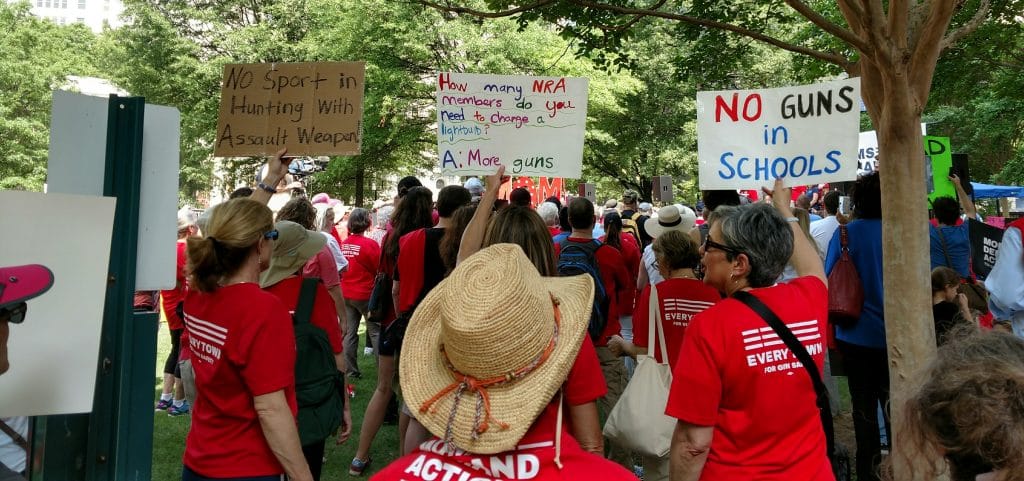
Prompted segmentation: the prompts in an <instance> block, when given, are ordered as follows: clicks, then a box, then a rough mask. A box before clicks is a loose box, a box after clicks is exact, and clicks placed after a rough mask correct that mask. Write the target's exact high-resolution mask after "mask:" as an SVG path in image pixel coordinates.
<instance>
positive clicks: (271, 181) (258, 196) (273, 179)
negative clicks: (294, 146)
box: [249, 149, 291, 204]
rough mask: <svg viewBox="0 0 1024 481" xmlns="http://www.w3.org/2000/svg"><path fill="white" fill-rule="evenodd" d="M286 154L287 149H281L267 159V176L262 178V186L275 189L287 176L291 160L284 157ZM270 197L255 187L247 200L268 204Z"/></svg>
mask: <svg viewBox="0 0 1024 481" xmlns="http://www.w3.org/2000/svg"><path fill="white" fill-rule="evenodd" d="M286 153H288V149H281V150H278V151H277V153H276V154H274V155H273V156H272V157H267V175H264V176H263V180H262V183H263V185H266V186H270V187H273V188H276V187H277V184H278V183H280V182H281V179H283V178H284V176H286V175H288V163H289V162H290V161H291V159H289V158H286V157H285V156H284V154H286ZM272 195H274V194H271V193H270V192H267V191H266V190H263V189H261V188H259V187H256V188H255V189H253V190H252V195H250V196H249V198H250V199H252V200H255V201H257V202H260V203H263V204H266V203H267V202H270V197H271V196H272Z"/></svg>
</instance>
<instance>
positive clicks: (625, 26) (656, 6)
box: [602, 0, 668, 32]
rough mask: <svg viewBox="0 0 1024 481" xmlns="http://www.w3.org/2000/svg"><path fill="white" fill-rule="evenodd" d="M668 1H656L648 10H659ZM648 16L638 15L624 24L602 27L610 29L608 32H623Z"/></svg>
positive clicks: (606, 29)
mask: <svg viewBox="0 0 1024 481" xmlns="http://www.w3.org/2000/svg"><path fill="white" fill-rule="evenodd" d="M667 1H668V0H658V3H655V4H654V5H651V6H650V7H647V8H646V10H657V9H659V8H661V7H662V5H665V2H667ZM646 16H647V15H637V16H635V17H633V19H632V20H630V21H628V22H626V23H624V24H622V25H619V26H615V27H611V26H609V27H607V28H602V30H605V31H608V32H621V31H623V30H627V29H629V28H630V27H632V26H633V25H636V23H637V22H639V21H640V20H642V19H643V18H644V17H646Z"/></svg>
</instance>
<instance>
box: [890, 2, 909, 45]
mask: <svg viewBox="0 0 1024 481" xmlns="http://www.w3.org/2000/svg"><path fill="white" fill-rule="evenodd" d="M909 14H910V5H909V4H908V3H907V0H889V36H890V37H892V39H893V41H894V42H895V43H896V48H899V49H901V50H904V49H906V48H907V16H908V15H909Z"/></svg>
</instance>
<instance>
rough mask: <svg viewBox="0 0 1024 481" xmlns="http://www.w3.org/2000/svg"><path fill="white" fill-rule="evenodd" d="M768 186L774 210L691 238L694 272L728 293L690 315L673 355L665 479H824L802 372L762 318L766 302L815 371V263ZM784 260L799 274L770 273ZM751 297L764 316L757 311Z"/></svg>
mask: <svg viewBox="0 0 1024 481" xmlns="http://www.w3.org/2000/svg"><path fill="white" fill-rule="evenodd" d="M766 193H767V194H768V195H772V194H773V193H774V194H775V195H773V203H774V205H775V208H774V209H773V208H772V207H771V206H769V205H767V204H749V205H745V206H742V207H738V208H736V209H735V210H731V211H729V212H728V213H727V214H725V215H724V216H723V217H721V218H720V219H719V220H718V221H716V222H715V223H714V224H713V225H712V226H711V230H710V232H709V233H708V237H707V238H706V240H705V242H704V245H703V246H702V247H701V254H702V260H701V262H702V263H703V264H704V272H705V275H704V282H705V283H706V284H708V285H710V286H711V287H714V288H715V289H717V290H718V291H719V292H722V293H723V294H724V295H725V296H727V297H730V298H729V299H724V300H722V301H720V302H718V303H717V304H715V305H714V306H712V307H711V308H709V309H707V310H706V311H704V312H702V313H700V314H697V315H696V316H695V317H694V318H693V320H692V321H690V326H689V327H688V328H687V330H686V337H685V338H684V339H683V347H682V350H680V352H679V357H678V359H677V360H676V369H675V370H674V373H673V381H672V388H671V390H670V392H669V398H668V405H667V406H666V409H665V413H666V414H668V415H669V416H672V417H674V418H676V419H678V420H679V421H678V423H677V425H676V429H675V433H674V435H673V439H672V450H671V453H670V455H669V461H670V465H671V479H672V480H673V481H693V480H697V479H702V480H730V479H758V480H778V481H782V480H792V479H799V480H808V481H826V480H833V479H834V475H833V473H832V469H831V464H830V463H829V460H828V457H827V456H826V446H827V444H826V438H825V433H824V430H823V427H822V421H821V419H820V417H819V414H820V413H819V410H818V406H817V396H816V390H815V388H814V385H813V383H812V381H811V374H810V373H809V372H808V370H807V369H805V368H804V367H803V365H802V364H801V363H800V362H798V359H797V356H796V355H794V354H793V353H792V350H791V349H788V345H789V344H788V343H787V342H786V341H784V340H785V339H786V338H785V337H784V336H783V335H780V334H778V332H780V331H776V330H775V328H773V327H769V324H768V322H767V319H769V318H770V317H771V316H770V313H774V314H775V315H776V316H777V317H778V319H779V320H780V322H781V323H783V324H785V326H786V328H787V329H786V330H783V331H781V332H782V333H783V334H785V333H786V331H789V332H791V333H792V335H793V336H794V337H795V339H794V341H795V342H799V343H800V344H801V345H802V346H803V349H804V350H806V351H807V352H808V353H810V357H811V359H812V360H813V362H814V364H815V366H814V367H815V368H817V369H818V370H819V372H820V369H821V368H822V365H823V364H824V360H825V355H824V349H823V347H824V342H825V336H824V333H825V328H826V322H827V320H828V293H827V289H826V287H825V271H824V269H823V267H822V264H821V258H820V257H818V253H817V249H816V248H815V247H814V243H813V242H812V241H811V240H810V239H808V238H807V236H805V235H803V233H802V231H800V227H799V226H798V225H797V224H796V218H795V217H793V213H792V211H791V210H790V207H789V199H790V192H789V189H785V188H783V187H782V181H781V180H779V181H776V183H775V190H774V191H768V190H766ZM787 261H789V262H791V263H792V264H793V265H794V266H795V267H796V270H797V273H798V274H800V275H801V276H802V277H800V278H798V279H795V280H793V281H792V282H788V283H776V279H778V277H779V274H781V273H782V269H783V268H784V267H785V265H786V262H787ZM758 302H760V303H761V304H763V305H764V306H766V307H765V312H764V315H765V316H767V317H763V316H762V314H759V313H758V312H755V310H754V307H753V306H756V305H757V303H758ZM746 303H750V304H746ZM769 311H770V313H769Z"/></svg>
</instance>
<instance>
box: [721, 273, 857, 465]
mask: <svg viewBox="0 0 1024 481" xmlns="http://www.w3.org/2000/svg"><path fill="white" fill-rule="evenodd" d="M732 297H733V298H734V299H736V300H737V301H740V302H742V303H743V304H745V305H746V306H747V307H749V308H750V310H752V311H754V312H755V313H757V315H759V316H761V318H762V319H764V321H765V322H767V323H768V325H769V326H771V328H772V330H774V331H775V334H778V336H779V339H781V340H782V342H784V343H785V344H786V347H788V348H789V350H790V352H792V353H793V355H795V356H796V358H797V360H799V361H800V363H801V364H803V365H804V369H806V370H807V374H809V375H810V376H811V382H812V383H813V384H814V393H815V394H816V395H817V405H818V415H819V417H820V418H821V427H822V429H824V430H825V443H826V448H825V449H826V451H825V452H826V453H827V454H828V458H829V460H830V461H831V462H832V472H833V473H834V474H835V475H836V480H837V481H842V480H848V479H850V472H849V471H850V460H849V453H843V451H844V450H842V449H840V450H837V449H836V441H835V428H834V427H833V425H832V409H831V407H830V406H829V401H828V390H827V389H826V388H825V383H824V382H823V381H822V380H821V373H819V372H818V365H817V364H815V363H814V359H813V358H811V354H810V353H808V352H807V348H805V347H804V345H803V343H801V342H800V341H799V340H797V338H796V336H795V335H794V334H793V331H790V330H789V328H788V327H786V323H784V322H782V319H779V316H777V315H775V312H773V311H772V310H771V309H770V308H769V307H768V306H766V305H765V304H764V303H763V302H761V300H760V299H758V298H757V297H756V296H754V295H753V294H751V293H749V292H746V291H737V292H735V293H733V295H732Z"/></svg>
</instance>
